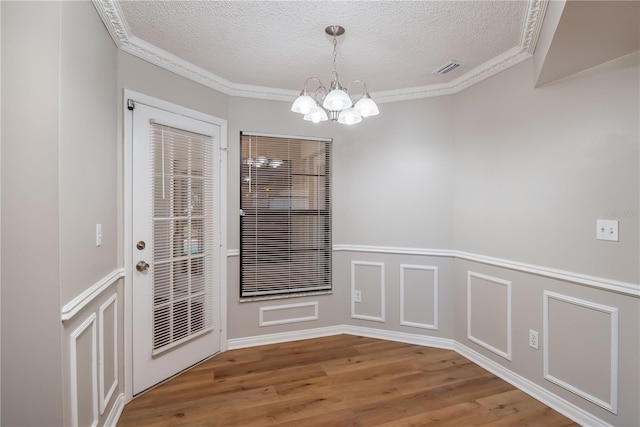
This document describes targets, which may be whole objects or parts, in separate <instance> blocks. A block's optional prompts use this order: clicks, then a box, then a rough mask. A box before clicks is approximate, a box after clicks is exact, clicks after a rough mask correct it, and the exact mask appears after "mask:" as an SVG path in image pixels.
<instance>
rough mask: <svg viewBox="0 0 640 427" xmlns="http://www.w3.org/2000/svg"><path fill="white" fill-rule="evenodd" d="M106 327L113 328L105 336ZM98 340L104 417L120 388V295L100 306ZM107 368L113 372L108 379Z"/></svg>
mask: <svg viewBox="0 0 640 427" xmlns="http://www.w3.org/2000/svg"><path fill="white" fill-rule="evenodd" d="M106 325H110V326H111V331H110V332H111V333H109V334H105V326H106ZM98 338H99V343H100V415H102V414H104V411H105V409H106V408H107V405H108V404H109V401H110V400H111V398H112V397H113V394H114V393H115V391H116V389H117V388H118V294H113V295H111V297H109V299H108V300H107V301H105V302H104V303H103V304H102V305H101V306H100V312H99V314H98ZM107 340H109V341H107ZM107 343H109V348H111V349H112V351H111V352H110V354H107V352H106V348H107ZM109 359H112V360H109ZM107 366H111V369H112V370H113V372H110V373H111V375H109V376H108V378H107V375H106V370H107ZM107 387H108V389H107Z"/></svg>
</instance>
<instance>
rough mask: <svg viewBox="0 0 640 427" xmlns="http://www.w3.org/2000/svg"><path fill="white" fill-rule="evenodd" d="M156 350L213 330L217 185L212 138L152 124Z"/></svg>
mask: <svg viewBox="0 0 640 427" xmlns="http://www.w3.org/2000/svg"><path fill="white" fill-rule="evenodd" d="M151 141H152V145H153V149H152V156H153V171H152V173H153V194H152V195H151V197H153V269H152V271H153V285H152V286H153V324H152V328H153V350H152V354H158V353H160V352H162V351H165V350H168V349H170V348H172V347H174V346H176V345H178V344H180V343H182V342H184V341H186V340H188V339H191V338H194V337H195V336H198V335H200V334H203V333H205V332H207V331H209V330H210V329H211V328H212V318H211V295H210V292H211V291H210V288H211V286H209V284H210V283H212V281H213V274H214V272H213V266H214V258H213V251H214V249H213V244H214V243H213V238H212V236H213V235H214V234H213V233H214V219H213V215H214V212H213V208H214V198H213V192H214V182H213V171H214V169H213V168H214V165H213V141H212V138H211V137H210V136H206V135H200V134H197V133H193V132H189V131H186V130H181V129H176V128H174V127H170V126H164V125H161V124H157V123H152V124H151Z"/></svg>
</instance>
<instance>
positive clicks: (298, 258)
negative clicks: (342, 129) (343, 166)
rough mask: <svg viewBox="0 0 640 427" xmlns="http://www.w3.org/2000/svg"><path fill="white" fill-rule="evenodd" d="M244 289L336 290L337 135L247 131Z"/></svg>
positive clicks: (259, 292) (269, 292)
mask: <svg viewBox="0 0 640 427" xmlns="http://www.w3.org/2000/svg"><path fill="white" fill-rule="evenodd" d="M240 157H241V168H240V170H241V177H240V178H241V181H240V188H241V190H240V209H241V218H240V296H241V297H246V298H251V297H261V296H277V295H280V296H287V295H292V294H304V293H308V292H316V291H328V290H331V185H330V184H331V174H330V172H331V169H330V168H331V140H327V139H301V138H293V137H281V136H267V135H256V134H250V133H242V134H241V156H240Z"/></svg>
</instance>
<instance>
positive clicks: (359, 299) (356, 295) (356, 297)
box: [353, 291, 362, 302]
mask: <svg viewBox="0 0 640 427" xmlns="http://www.w3.org/2000/svg"><path fill="white" fill-rule="evenodd" d="M353 300H354V301H355V302H362V291H355V292H354V295H353Z"/></svg>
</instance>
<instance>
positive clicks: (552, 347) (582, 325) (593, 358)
mask: <svg viewBox="0 0 640 427" xmlns="http://www.w3.org/2000/svg"><path fill="white" fill-rule="evenodd" d="M554 301H555V302H554ZM562 311H564V313H562ZM557 316H560V317H562V319H557ZM554 317H555V318H556V320H555V321H554ZM585 331H588V333H585ZM554 334H555V335H554ZM603 335H604V336H603ZM554 336H559V337H560V338H558V339H553V337H554ZM606 342H608V343H609V346H608V347H607V346H606V345H604V343H606ZM594 351H602V352H603V354H600V355H596V354H593V352H594ZM563 359H567V360H566V361H564V363H563ZM577 359H579V360H580V366H579V371H578V370H576V365H575V364H573V363H571V361H572V360H577ZM554 363H555V365H554ZM543 365H544V367H543V370H544V378H545V379H546V380H548V381H551V382H552V383H555V384H557V385H559V386H560V387H563V388H565V389H567V390H569V391H571V392H572V393H575V394H577V395H578V396H581V397H582V398H584V399H586V400H588V401H590V402H592V403H595V404H596V405H598V406H601V407H603V408H605V409H606V410H608V411H610V412H613V413H614V414H617V413H618V309H617V308H615V307H609V306H606V305H602V304H596V303H594V302H591V301H585V300H582V299H578V298H574V297H571V296H567V295H562V294H558V293H555V292H549V291H544V307H543ZM563 370H564V372H563ZM586 372H588V373H589V375H588V376H587V377H585V376H584V373H586ZM604 383H606V384H607V386H606V387H605V388H604V389H602V388H601V389H598V385H599V384H604ZM605 396H606V398H605Z"/></svg>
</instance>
